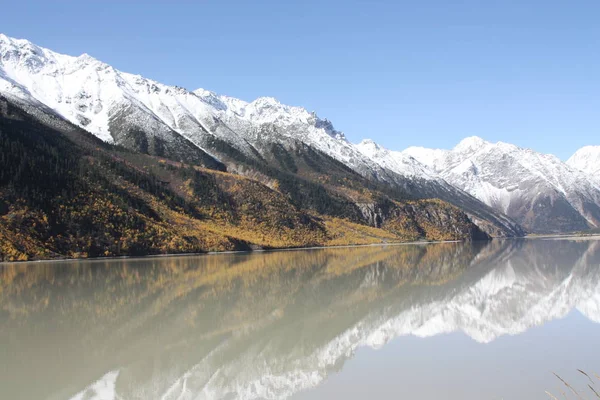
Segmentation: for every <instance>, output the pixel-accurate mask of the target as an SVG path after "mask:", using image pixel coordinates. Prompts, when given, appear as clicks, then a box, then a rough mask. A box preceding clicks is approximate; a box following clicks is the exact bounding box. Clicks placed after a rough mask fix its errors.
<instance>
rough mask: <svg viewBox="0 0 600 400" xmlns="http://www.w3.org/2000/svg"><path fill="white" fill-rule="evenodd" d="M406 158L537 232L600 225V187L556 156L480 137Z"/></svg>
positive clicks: (410, 150) (413, 150) (415, 152)
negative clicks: (433, 171) (421, 164)
mask: <svg viewBox="0 0 600 400" xmlns="http://www.w3.org/2000/svg"><path fill="white" fill-rule="evenodd" d="M403 153H404V154H407V155H410V156H412V157H414V158H415V159H417V160H419V161H421V162H422V163H423V164H425V165H428V166H429V167H431V168H432V169H434V170H435V171H436V172H437V173H439V174H440V176H441V177H442V178H444V179H445V180H446V181H447V182H448V183H450V184H452V185H454V186H456V187H458V188H460V189H462V190H464V191H466V192H467V193H469V194H471V195H473V196H474V197H476V198H478V199H479V200H481V201H483V202H484V203H486V204H487V205H489V206H491V207H493V208H494V209H496V210H499V211H501V212H503V213H505V214H507V215H508V216H509V217H512V218H514V219H515V220H516V221H517V222H520V223H521V224H522V225H524V226H525V227H527V228H529V229H530V230H531V231H533V232H544V231H545V232H548V231H555V232H560V231H574V230H578V229H586V228H588V227H589V226H599V225H600V185H598V184H597V183H595V182H593V180H591V179H590V178H589V177H588V176H587V175H586V174H584V173H582V172H580V171H578V170H577V169H575V168H572V167H570V166H569V165H567V164H565V163H563V162H562V161H560V160H559V159H558V158H557V157H555V156H553V155H548V154H540V153H536V152H534V151H532V150H529V149H523V148H520V147H517V146H515V145H512V144H508V143H502V142H498V143H490V142H486V141H485V140H483V139H481V138H478V137H471V138H466V139H464V140H463V141H462V142H460V143H459V144H458V145H457V146H456V147H455V148H454V149H452V150H430V149H424V148H415V147H411V148H408V149H406V150H405V151H404V152H403Z"/></svg>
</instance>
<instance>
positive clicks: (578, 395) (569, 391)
mask: <svg viewBox="0 0 600 400" xmlns="http://www.w3.org/2000/svg"><path fill="white" fill-rule="evenodd" d="M577 372H578V373H580V374H581V375H583V376H585V377H586V378H587V380H588V383H587V387H585V388H584V389H579V390H578V389H577V388H575V387H574V386H573V385H571V384H570V383H569V382H567V381H566V380H565V379H563V378H562V377H561V376H560V375H558V374H557V373H555V372H553V374H554V376H556V378H557V379H558V380H559V381H560V383H561V385H562V386H564V387H565V389H558V390H559V393H560V396H561V397H558V396H555V395H554V394H553V393H552V392H549V391H546V394H547V395H548V396H549V397H550V399H552V400H559V399H567V400H568V399H582V400H587V399H589V398H592V399H600V387H598V386H597V384H599V383H600V375H598V374H597V373H592V374H588V373H586V372H585V371H582V370H580V369H578V370H577ZM588 396H591V397H588Z"/></svg>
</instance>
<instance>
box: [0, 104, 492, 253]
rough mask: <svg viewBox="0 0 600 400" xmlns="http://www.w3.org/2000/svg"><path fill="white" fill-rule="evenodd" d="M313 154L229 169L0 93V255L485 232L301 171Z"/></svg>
mask: <svg viewBox="0 0 600 400" xmlns="http://www.w3.org/2000/svg"><path fill="white" fill-rule="evenodd" d="M292 156H293V157H292ZM311 157H312V158H311ZM315 157H317V158H318V157H323V156H321V155H318V154H311V153H309V152H303V149H302V148H299V149H298V151H297V152H296V154H295V155H288V156H287V157H286V156H284V157H281V158H280V160H281V162H282V163H286V165H287V168H282V169H281V170H273V169H272V167H268V166H261V167H259V166H255V168H250V167H248V165H245V164H243V163H241V164H240V165H239V168H245V169H247V171H245V173H244V175H240V174H234V173H229V172H226V171H225V166H224V165H223V164H221V163H219V162H217V161H215V160H212V162H203V163H198V164H197V165H191V164H185V163H182V162H178V161H172V160H169V159H167V158H164V157H158V156H150V155H146V154H140V153H135V152H132V151H130V150H126V149H124V148H121V147H117V146H112V145H108V144H106V143H104V142H102V141H100V140H99V139H97V138H95V137H94V136H92V135H91V134H89V133H87V132H85V131H84V130H81V129H79V128H77V127H75V126H73V125H70V124H69V123H67V122H65V121H63V120H60V119H58V118H57V117H52V116H48V115H45V116H44V118H40V116H39V115H37V116H36V117H34V116H32V115H30V114H28V113H27V112H25V111H24V110H22V109H21V108H20V107H18V106H17V105H15V104H13V103H12V102H11V101H9V100H7V99H5V98H0V259H1V260H3V261H7V260H29V259H41V258H57V257H75V258H77V257H99V256H119V255H146V254H165V253H187V252H206V251H223V250H248V249H255V248H282V247H298V246H316V245H341V244H366V243H381V242H397V241H406V240H417V239H428V240H443V239H484V238H487V235H486V234H484V233H483V232H481V231H480V230H479V229H478V228H477V227H476V226H475V225H474V224H473V223H472V222H471V221H470V220H469V218H468V217H467V216H466V215H465V214H464V213H463V212H462V211H460V210H459V209H457V208H455V207H454V206H451V205H449V204H447V203H444V202H441V201H437V200H436V201H431V200H411V199H402V198H400V197H401V194H399V193H398V194H397V195H396V196H393V193H392V194H391V195H390V193H384V192H382V191H378V190H377V188H376V187H373V186H371V187H368V186H367V187H365V186H364V185H361V182H360V180H356V181H355V180H352V179H350V178H349V176H344V174H347V175H351V174H352V172H351V171H344V168H343V165H339V163H337V162H335V160H330V161H329V162H330V165H325V167H327V169H328V170H327V171H325V170H323V172H322V174H319V173H318V172H315V171H318V170H316V169H315V168H312V169H310V171H311V174H312V175H310V174H308V173H306V174H303V173H301V171H300V170H303V165H305V164H306V163H310V162H311V160H312V162H313V163H314V158H315ZM319 161H320V162H322V159H319ZM334 166H336V167H337V168H339V169H340V172H339V173H330V174H328V173H327V172H328V171H333V169H332V168H333V167H334ZM248 169H249V170H248ZM266 169H269V170H266ZM305 170H307V171H308V170H309V169H305ZM252 175H254V177H252ZM309 175H310V176H309Z"/></svg>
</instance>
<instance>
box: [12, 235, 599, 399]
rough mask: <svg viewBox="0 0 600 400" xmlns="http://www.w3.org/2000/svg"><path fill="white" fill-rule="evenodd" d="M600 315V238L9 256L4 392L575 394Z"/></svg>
mask: <svg viewBox="0 0 600 400" xmlns="http://www.w3.org/2000/svg"><path fill="white" fill-rule="evenodd" d="M599 323H600V241H598V240H541V239H539V240H510V241H493V242H490V243H473V244H460V243H443V244H431V245H405V246H385V247H362V248H344V249H322V250H306V251H288V252H273V253H259V254H228V255H215V256H201V257H169V258H154V259H143V260H111V261H83V262H60V263H33V264H4V265H0V398H1V399H3V400H4V399H18V400H22V399H23V400H35V399H52V400H54V399H57V400H58V399H61V400H62V399H64V400H69V399H74V400H108V399H110V400H129V399H164V400H171V399H173V400H174V399H284V398H292V399H364V398H370V399H436V400H439V399H450V400H463V399H473V400H482V399H498V400H499V399H507V400H508V399H527V400H531V399H548V398H549V397H548V395H547V394H546V393H545V391H546V390H548V391H550V392H552V393H554V394H555V395H556V396H557V397H558V398H563V397H562V395H561V392H565V393H567V392H568V391H569V389H568V388H566V387H565V386H564V385H563V386H561V385H562V383H561V382H560V381H559V380H558V378H556V377H555V376H554V375H553V374H552V373H553V372H556V373H557V374H558V375H560V376H561V377H562V378H564V379H565V380H568V381H569V382H570V383H571V384H572V385H573V386H574V387H576V388H577V389H580V390H581V391H582V392H583V391H584V389H586V388H587V384H588V383H590V381H589V380H588V378H586V377H584V376H583V375H582V374H580V373H578V372H577V371H576V370H577V369H582V370H584V371H587V372H588V373H589V374H590V376H591V379H592V380H595V385H596V388H599V387H600V380H596V378H595V377H594V375H593V373H594V372H596V373H600V324H599ZM588 393H591V392H589V391H588ZM567 395H568V393H567ZM586 397H587V398H595V397H594V396H593V395H591V396H590V395H589V394H586Z"/></svg>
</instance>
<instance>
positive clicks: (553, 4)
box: [0, 0, 600, 159]
mask: <svg viewBox="0 0 600 400" xmlns="http://www.w3.org/2000/svg"><path fill="white" fill-rule="evenodd" d="M599 17H600V2H599V1H597V0H579V1H576V2H565V1H557V0H545V1H542V0H521V1H512V0H504V1H495V0H488V1H481V0H479V1H475V0H464V1H463V0H457V1H451V2H450V1H447V0H422V1H400V0H398V1H391V0H390V1H353V0H346V1H341V0H330V1H326V0H321V1H313V0H304V1H284V0H280V1H274V0H273V1H272V0H256V1H224V0H221V1H216V0H214V1H213V0H202V1H194V2H192V1H178V2H167V1H161V2H158V1H143V2H142V1H139V2H135V1H127V0H125V1H118V2H117V1H111V0H106V1H103V2H95V1H94V2H92V1H53V2H49V1H47V0H46V1H27V0H20V1H5V2H4V4H3V5H2V24H1V25H0V31H2V32H3V33H5V34H7V35H9V36H13V37H19V38H26V39H29V40H31V41H32V42H34V43H36V44H38V45H41V46H44V47H48V48H51V49H53V50H55V51H59V52H62V53H67V54H72V55H79V54H81V53H84V52H86V53H89V54H91V55H93V56H94V57H96V58H98V59H101V60H102V61H105V62H107V63H109V64H112V65H114V66H115V67H116V68H118V69H121V70H124V71H127V72H132V73H139V74H141V75H144V76H147V77H149V78H153V79H156V80H158V81H161V82H164V83H167V84H172V85H179V86H183V87H186V88H188V89H190V90H193V89H196V88H198V87H203V88H205V89H209V90H213V91H216V92H218V93H222V94H227V95H230V96H235V97H239V98H242V99H244V100H253V99H254V98H256V97H259V96H273V97H276V98H278V99H279V100H280V101H281V102H283V103H286V104H291V105H300V106H304V107H306V108H307V109H309V110H311V111H313V110H314V111H316V112H317V113H318V114H319V115H320V116H322V117H326V118H328V119H330V120H331V121H333V123H334V125H335V126H336V128H338V129H340V130H342V131H344V132H345V133H346V135H347V137H348V138H349V139H350V140H351V141H354V142H357V141H360V140H361V139H362V138H366V137H369V138H372V139H374V140H376V141H377V142H380V143H381V144H383V145H385V146H386V147H389V148H392V149H398V150H400V149H403V148H405V147H407V146H411V145H422V146H427V147H439V148H450V147H452V146H454V145H455V144H456V143H457V142H458V141H460V140H461V139H462V138H464V137H466V136H471V135H478V136H481V137H483V138H485V139H487V140H490V141H498V140H501V141H505V142H512V143H515V144H518V145H521V146H525V147H531V148H533V149H535V150H538V151H542V152H548V153H554V154H556V155H558V156H559V157H561V158H563V159H566V158H568V157H569V156H570V155H571V154H572V153H573V152H574V151H575V150H576V149H577V148H579V147H581V146H583V145H585V144H600V51H599V49H600V24H598V18H599Z"/></svg>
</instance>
